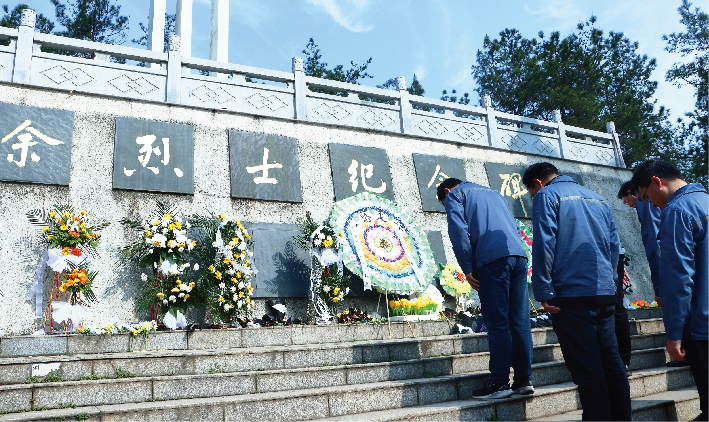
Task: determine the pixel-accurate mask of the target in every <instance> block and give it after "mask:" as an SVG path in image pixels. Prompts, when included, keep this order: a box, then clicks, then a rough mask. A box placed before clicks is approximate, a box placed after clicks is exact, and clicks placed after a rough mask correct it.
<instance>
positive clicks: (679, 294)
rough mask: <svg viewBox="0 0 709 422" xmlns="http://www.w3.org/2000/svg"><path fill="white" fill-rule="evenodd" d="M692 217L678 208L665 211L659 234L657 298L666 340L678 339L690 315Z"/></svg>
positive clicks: (692, 259) (692, 281)
mask: <svg viewBox="0 0 709 422" xmlns="http://www.w3.org/2000/svg"><path fill="white" fill-rule="evenodd" d="M693 225H694V224H693V222H692V220H691V219H690V218H689V217H688V216H686V215H684V214H682V213H681V212H678V211H674V210H671V211H669V212H666V213H664V215H663V220H662V223H661V231H660V233H661V235H660V257H661V259H662V263H661V265H660V280H661V283H660V298H661V299H662V313H663V320H664V323H665V332H666V333H667V339H668V340H681V339H682V333H683V331H684V326H685V325H686V323H687V320H688V319H689V315H690V309H691V301H692V288H693V287H694V279H693V277H694V275H695V274H696V267H695V263H694V239H693V237H692V228H693Z"/></svg>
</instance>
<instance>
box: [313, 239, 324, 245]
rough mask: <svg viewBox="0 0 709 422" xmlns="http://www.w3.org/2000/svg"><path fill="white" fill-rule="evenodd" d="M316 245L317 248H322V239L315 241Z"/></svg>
mask: <svg viewBox="0 0 709 422" xmlns="http://www.w3.org/2000/svg"><path fill="white" fill-rule="evenodd" d="M314 243H315V246H320V245H321V244H322V239H320V238H317V239H315V242H314Z"/></svg>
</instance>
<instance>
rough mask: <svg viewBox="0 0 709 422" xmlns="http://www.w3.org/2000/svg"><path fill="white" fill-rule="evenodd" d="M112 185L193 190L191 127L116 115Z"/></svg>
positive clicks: (148, 189) (192, 139)
mask: <svg viewBox="0 0 709 422" xmlns="http://www.w3.org/2000/svg"><path fill="white" fill-rule="evenodd" d="M113 187H114V188H116V189H135V190H146V191H154V192H172V193H186V194H192V193H194V128H193V126H192V125H183V124H177V123H165V122H156V121H152V120H140V119H129V118H124V117H118V118H116V138H115V154H114V157H113Z"/></svg>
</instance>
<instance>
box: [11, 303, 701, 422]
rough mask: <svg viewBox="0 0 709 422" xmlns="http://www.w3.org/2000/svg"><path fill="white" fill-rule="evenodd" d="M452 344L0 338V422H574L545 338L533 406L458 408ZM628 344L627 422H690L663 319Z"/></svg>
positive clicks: (468, 355)
mask: <svg viewBox="0 0 709 422" xmlns="http://www.w3.org/2000/svg"><path fill="white" fill-rule="evenodd" d="M636 316H642V317H652V316H653V315H650V314H647V315H636ZM654 316H657V315H654ZM390 329H391V339H390V337H389V330H390ZM412 331H413V333H414V334H415V335H416V337H415V338H414V337H412ZM450 332H451V327H450V325H449V324H448V322H446V321H435V322H416V323H412V324H411V327H409V325H407V324H402V323H397V324H394V323H392V324H391V326H388V325H387V324H381V325H351V326H333V327H315V326H307V327H302V326H299V327H274V328H260V329H243V330H242V329H233V330H204V331H195V332H191V333H185V332H160V333H153V334H150V335H149V336H148V338H147V339H145V340H144V339H142V338H137V339H134V340H132V339H131V337H130V336H128V335H103V336H99V335H96V336H93V335H92V336H82V335H69V336H56V335H53V336H40V337H29V336H19V337H4V338H0V356H2V357H0V411H2V412H3V414H2V415H1V416H0V421H18V420H33V421H37V420H60V419H62V418H64V419H70V420H75V419H78V420H90V421H94V420H96V421H99V420H102V421H103V420H111V421H113V420H145V421H154V420H204V421H218V420H225V421H226V420H260V421H272V420H313V419H327V420H348V421H349V420H352V421H355V420H356V421H360V420H372V421H380V420H381V421H384V420H387V421H393V420H498V419H499V420H529V419H539V420H580V418H581V413H580V411H579V410H578V409H579V401H578V396H577V391H576V387H575V385H574V384H573V383H572V382H571V377H570V375H569V373H568V371H567V370H566V367H565V365H564V362H563V358H562V354H561V350H560V348H559V346H558V344H556V341H557V340H556V336H555V334H554V331H553V330H552V329H550V328H545V329H533V340H534V361H533V366H532V371H533V374H532V380H533V382H534V386H535V388H536V392H535V394H534V395H533V396H531V397H529V396H527V397H520V396H516V395H515V396H512V397H511V398H508V399H503V400H491V401H479V400H472V399H470V396H471V394H472V391H473V390H474V389H476V388H480V387H481V386H482V385H483V383H484V382H485V381H486V379H487V377H488V373H487V364H488V360H489V353H488V352H487V336H486V335H485V334H468V335H451V334H449V333H450ZM631 333H632V334H633V336H632V346H633V356H632V360H631V371H632V375H631V376H630V387H631V395H632V397H633V406H634V410H633V412H634V418H635V419H636V420H691V419H692V418H694V417H695V416H696V415H697V414H698V413H699V399H698V396H697V393H696V389H694V388H693V382H692V377H691V374H690V371H689V368H688V367H680V368H668V367H666V366H665V363H666V362H667V360H668V357H667V355H666V353H665V351H664V345H665V335H664V332H663V326H662V321H661V319H659V318H645V319H637V320H634V321H631ZM131 342H132V343H133V344H131ZM131 348H133V349H134V350H138V351H133V352H130V350H131ZM141 349H145V351H140V350H141ZM48 368H49V369H54V371H53V372H51V373H50V375H49V376H48V377H45V378H44V379H42V378H41V377H36V378H31V377H32V374H36V373H41V371H43V370H44V371H45V372H46V370H47V369H48ZM27 381H35V382H27ZM37 381H41V382H37ZM46 381H51V382H46Z"/></svg>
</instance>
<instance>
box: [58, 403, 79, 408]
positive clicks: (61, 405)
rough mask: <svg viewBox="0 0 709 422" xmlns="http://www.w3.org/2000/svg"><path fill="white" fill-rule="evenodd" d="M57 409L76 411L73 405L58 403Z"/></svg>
mask: <svg viewBox="0 0 709 422" xmlns="http://www.w3.org/2000/svg"><path fill="white" fill-rule="evenodd" d="M59 408H60V409H76V405H75V404H74V403H60V404H59Z"/></svg>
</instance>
